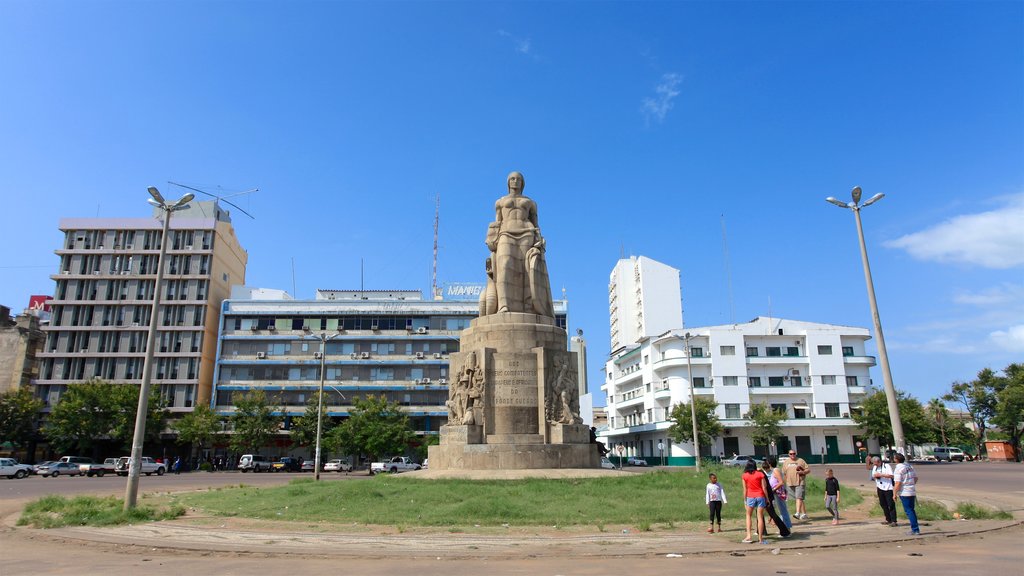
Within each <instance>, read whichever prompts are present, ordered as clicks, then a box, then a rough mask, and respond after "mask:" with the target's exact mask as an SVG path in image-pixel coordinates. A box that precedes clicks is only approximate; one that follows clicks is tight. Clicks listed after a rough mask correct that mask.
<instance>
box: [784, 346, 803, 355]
mask: <svg viewBox="0 0 1024 576" xmlns="http://www.w3.org/2000/svg"><path fill="white" fill-rule="evenodd" d="M799 355H800V349H799V348H797V347H796V346H787V347H786V356H799Z"/></svg>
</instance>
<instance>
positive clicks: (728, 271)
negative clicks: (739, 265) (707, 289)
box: [721, 214, 736, 324]
mask: <svg viewBox="0 0 1024 576" xmlns="http://www.w3.org/2000/svg"><path fill="white" fill-rule="evenodd" d="M721 219H722V260H723V264H724V265H725V282H726V288H727V289H728V293H729V323H730V324H735V323H736V306H735V304H734V303H733V298H732V265H731V264H730V263H729V242H728V241H727V240H726V237H725V214H722V215H721Z"/></svg>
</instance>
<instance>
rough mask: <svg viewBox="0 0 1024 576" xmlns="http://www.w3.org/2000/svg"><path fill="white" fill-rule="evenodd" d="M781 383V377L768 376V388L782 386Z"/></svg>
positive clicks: (782, 381)
mask: <svg viewBox="0 0 1024 576" xmlns="http://www.w3.org/2000/svg"><path fill="white" fill-rule="evenodd" d="M783 383H784V380H783V377H782V376H769V377H768V385H769V386H782V385H783Z"/></svg>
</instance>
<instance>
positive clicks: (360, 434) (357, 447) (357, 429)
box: [328, 395, 416, 460]
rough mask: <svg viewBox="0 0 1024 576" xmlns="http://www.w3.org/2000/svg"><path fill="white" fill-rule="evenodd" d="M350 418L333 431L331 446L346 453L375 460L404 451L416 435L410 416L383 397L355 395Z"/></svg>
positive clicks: (329, 443)
mask: <svg viewBox="0 0 1024 576" xmlns="http://www.w3.org/2000/svg"><path fill="white" fill-rule="evenodd" d="M353 402H354V405H353V407H352V410H351V411H350V412H349V414H350V415H349V417H348V418H346V419H345V420H343V421H342V422H341V424H339V425H338V426H337V427H336V428H334V430H332V431H331V434H330V437H329V441H328V445H329V446H331V447H332V448H333V449H335V450H337V451H339V452H342V453H345V454H366V455H368V456H370V458H372V459H373V460H377V459H378V458H379V457H380V456H384V455H388V454H395V453H401V452H404V451H405V450H406V449H407V448H408V447H409V445H410V444H411V443H412V441H413V440H414V439H415V438H416V434H415V432H413V429H412V424H411V423H410V422H409V416H408V414H406V413H405V411H404V410H402V407H401V406H400V405H399V404H398V403H397V402H388V401H387V398H385V397H384V396H374V395H369V396H367V397H366V398H358V397H357V398H354V399H353Z"/></svg>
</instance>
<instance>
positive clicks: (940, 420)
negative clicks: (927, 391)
mask: <svg viewBox="0 0 1024 576" xmlns="http://www.w3.org/2000/svg"><path fill="white" fill-rule="evenodd" d="M928 417H929V419H930V420H931V423H932V425H933V426H934V427H935V432H936V440H937V441H938V442H940V443H941V444H942V445H943V446H949V441H948V440H947V439H946V429H947V428H948V426H949V410H946V405H945V404H943V403H942V400H940V399H938V398H932V399H931V400H929V401H928Z"/></svg>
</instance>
